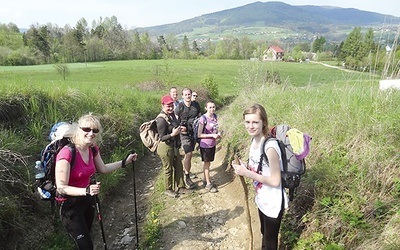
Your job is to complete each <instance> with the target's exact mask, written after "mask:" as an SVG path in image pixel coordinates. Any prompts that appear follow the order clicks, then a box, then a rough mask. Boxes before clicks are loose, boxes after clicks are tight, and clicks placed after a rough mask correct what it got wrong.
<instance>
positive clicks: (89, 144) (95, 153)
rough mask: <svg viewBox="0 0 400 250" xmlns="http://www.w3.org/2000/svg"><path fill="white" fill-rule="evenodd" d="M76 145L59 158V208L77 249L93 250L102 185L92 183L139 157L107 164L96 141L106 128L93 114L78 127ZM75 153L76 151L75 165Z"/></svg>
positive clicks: (75, 135) (64, 151)
mask: <svg viewBox="0 0 400 250" xmlns="http://www.w3.org/2000/svg"><path fill="white" fill-rule="evenodd" d="M74 126H75V128H74V134H73V136H72V138H71V141H72V144H69V145H66V146H65V147H63V148H62V149H61V150H60V152H59V153H58V154H57V157H56V167H55V171H56V174H55V175H56V186H57V198H56V200H57V205H58V207H59V210H60V213H59V214H60V219H61V222H62V224H63V225H64V227H65V228H66V230H67V232H68V234H69V235H70V236H71V237H72V239H73V240H74V242H75V244H76V247H77V249H93V242H92V239H91V237H90V230H91V227H92V223H93V219H94V213H95V207H94V205H95V197H94V196H95V195H98V194H99V193H100V186H101V185H100V182H96V183H91V176H92V175H93V174H95V173H96V172H100V173H103V174H105V173H110V172H112V171H114V170H117V169H119V168H121V167H125V165H126V164H128V163H131V162H132V161H135V160H136V158H137V154H136V153H133V154H129V155H128V156H127V157H126V158H125V159H123V160H121V161H117V162H113V163H108V164H105V163H104V162H103V159H102V158H101V155H100V150H99V147H98V146H97V145H96V140H98V139H100V135H101V131H102V127H101V124H100V122H99V120H98V118H97V117H96V116H94V115H92V114H87V115H84V116H82V117H81V118H80V119H79V121H78V123H77V124H74ZM73 150H74V151H75V158H74V162H73V163H72V164H71V161H72V158H73V153H72V152H73Z"/></svg>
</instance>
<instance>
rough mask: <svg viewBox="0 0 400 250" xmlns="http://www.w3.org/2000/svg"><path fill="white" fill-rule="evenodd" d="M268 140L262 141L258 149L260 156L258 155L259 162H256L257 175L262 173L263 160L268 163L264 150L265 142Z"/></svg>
mask: <svg viewBox="0 0 400 250" xmlns="http://www.w3.org/2000/svg"><path fill="white" fill-rule="evenodd" d="M270 138H271V137H269V136H268V137H267V139H266V140H264V141H263V143H262V144H261V147H260V150H261V155H260V161H259V162H258V167H257V173H259V174H261V172H262V164H263V160H264V159H265V160H266V161H267V162H268V157H267V155H266V154H265V151H264V149H265V145H266V144H267V142H268V140H269V139H270Z"/></svg>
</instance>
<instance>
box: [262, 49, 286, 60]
mask: <svg viewBox="0 0 400 250" xmlns="http://www.w3.org/2000/svg"><path fill="white" fill-rule="evenodd" d="M284 55H285V52H284V51H283V49H281V48H280V47H278V46H269V47H268V49H266V50H265V51H264V54H263V61H277V60H282V59H283V56H284Z"/></svg>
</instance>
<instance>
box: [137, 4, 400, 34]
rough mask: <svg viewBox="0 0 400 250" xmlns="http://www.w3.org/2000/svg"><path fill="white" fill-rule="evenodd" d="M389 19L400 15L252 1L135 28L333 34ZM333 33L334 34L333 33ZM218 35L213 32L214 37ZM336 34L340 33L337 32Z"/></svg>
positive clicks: (154, 31)
mask: <svg viewBox="0 0 400 250" xmlns="http://www.w3.org/2000/svg"><path fill="white" fill-rule="evenodd" d="M387 20H389V21H390V22H391V24H393V25H399V24H400V18H399V17H395V16H391V15H384V14H379V13H376V12H370V11H363V10H359V9H355V8H341V7H335V6H326V5H325V6H315V5H301V6H294V5H290V4H286V3H283V2H278V1H272V2H265V3H263V2H259V1H258V2H254V3H250V4H246V5H243V6H240V7H235V8H231V9H226V10H221V11H217V12H213V13H208V14H203V15H200V16H197V17H193V18H190V19H186V20H183V21H180V22H176V23H171V24H163V25H157V26H150V27H144V28H136V30H137V31H139V32H143V31H146V32H149V33H150V34H151V35H154V36H160V35H166V34H174V35H176V36H181V37H182V36H183V35H184V34H188V35H190V37H192V39H196V35H195V34H198V36H199V37H201V36H203V37H204V35H205V33H207V32H212V33H218V32H219V33H221V34H222V33H223V32H224V31H228V32H229V31H230V30H232V29H237V28H249V27H253V28H271V27H276V28H281V29H287V30H291V31H293V32H295V33H296V32H297V33H301V32H304V33H307V34H314V35H324V34H328V35H333V34H332V32H339V33H342V31H338V30H349V29H352V28H354V27H356V26H359V27H363V28H367V27H377V26H382V24H383V23H385V22H387ZM335 34H336V33H335ZM215 35H217V34H214V36H215ZM336 36H340V35H339V34H336Z"/></svg>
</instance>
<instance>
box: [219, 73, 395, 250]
mask: <svg viewBox="0 0 400 250" xmlns="http://www.w3.org/2000/svg"><path fill="white" fill-rule="evenodd" d="M254 89H257V91H252V90H251V89H248V90H247V91H246V95H241V96H238V98H237V99H236V100H235V101H234V102H233V103H232V104H231V105H230V106H229V107H228V108H227V109H226V110H224V113H223V114H222V116H221V117H222V118H221V119H222V121H221V123H222V125H221V127H222V128H223V129H224V131H225V133H226V134H225V135H224V137H225V138H232V140H231V141H230V142H226V143H227V144H228V145H230V147H231V148H232V150H233V148H235V147H236V148H241V149H242V150H241V151H240V152H247V151H248V149H247V145H248V144H249V138H248V136H247V134H246V132H245V130H244V126H243V123H242V119H241V118H242V112H243V110H244V108H245V107H247V106H248V105H250V104H252V103H260V104H262V105H264V107H266V110H267V112H268V115H269V119H270V121H269V122H270V124H272V125H274V124H280V123H287V124H290V125H291V126H293V127H295V128H298V129H300V130H302V131H304V132H306V133H308V134H310V135H311V136H312V137H313V139H312V142H311V153H310V155H309V157H308V158H307V166H308V171H307V174H306V175H305V178H304V179H303V181H302V185H301V187H300V188H299V189H298V193H297V195H296V199H295V201H294V203H293V204H292V205H291V208H290V210H289V212H288V213H287V214H286V217H285V220H284V223H283V226H282V231H281V235H282V236H281V237H282V240H283V242H284V244H285V246H286V247H287V249H398V248H399V247H400V241H399V238H398V231H399V229H400V228H399V213H400V206H399V203H398V200H399V197H400V188H399V183H400V179H399V176H400V168H399V165H398V161H399V157H400V154H399V147H400V143H399V139H400V133H399V131H398V129H397V127H398V126H399V120H400V119H399V118H400V116H399V113H398V110H399V108H400V107H399V105H400V104H399V101H400V99H399V98H400V93H398V92H393V93H391V92H380V91H379V90H378V82H377V81H372V80H368V79H363V76H361V75H360V77H357V76H355V75H353V76H352V77H350V78H347V79H346V78H344V79H342V80H341V81H336V82H332V83H331V84H325V85H320V84H317V85H314V84H310V85H307V86H306V87H302V88H294V87H291V86H288V87H284V86H276V85H270V86H259V88H254ZM243 138H244V139H243ZM243 159H246V155H243Z"/></svg>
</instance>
